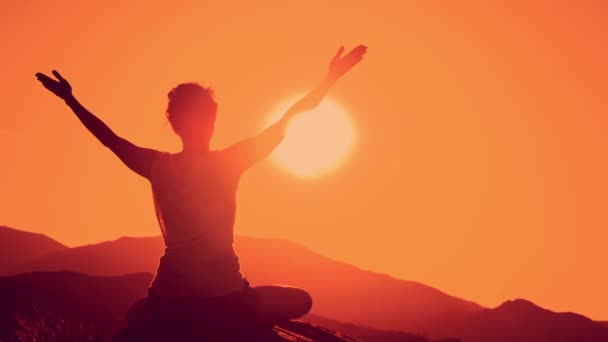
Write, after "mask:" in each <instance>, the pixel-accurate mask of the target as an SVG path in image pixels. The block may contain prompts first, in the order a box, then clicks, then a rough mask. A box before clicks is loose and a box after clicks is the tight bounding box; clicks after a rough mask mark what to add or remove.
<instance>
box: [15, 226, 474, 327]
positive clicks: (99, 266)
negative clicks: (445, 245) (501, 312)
mask: <svg viewBox="0 0 608 342" xmlns="http://www.w3.org/2000/svg"><path fill="white" fill-rule="evenodd" d="M163 248H164V244H163V241H162V238H161V237H144V238H121V239H118V240H115V241H109V242H103V243H100V244H95V245H87V246H81V247H75V248H70V249H67V250H63V251H59V252H55V253H51V254H49V255H45V256H42V257H39V258H36V259H34V260H32V261H31V262H29V263H26V264H25V265H23V267H22V268H21V270H20V271H21V272H31V271H61V270H71V271H76V272H82V273H87V274H92V275H106V276H108V275H122V274H127V273H134V272H155V270H156V267H157V265H158V260H159V257H160V255H161V254H162V253H163ZM235 249H236V250H237V253H238V255H239V258H240V262H241V268H242V272H243V274H244V276H245V277H246V278H247V279H248V280H249V281H250V282H251V283H252V285H264V284H287V285H291V286H297V287H301V288H304V289H306V290H307V291H309V292H310V293H311V295H312V296H313V300H314V304H313V308H312V312H313V313H315V314H318V315H321V316H324V317H331V318H333V319H337V320H340V321H343V322H352V323H355V324H360V325H365V326H371V327H374V328H378V329H382V330H401V331H414V332H417V333H422V334H426V335H429V336H449V335H446V334H448V333H449V332H450V331H451V330H452V328H451V327H450V322H452V321H454V320H455V318H457V317H459V316H462V315H464V314H467V313H472V312H477V311H479V310H481V309H482V308H481V307H480V306H479V305H477V304H475V303H473V302H469V301H465V300H462V299H459V298H456V297H452V296H449V295H447V294H445V293H443V292H441V291H439V290H436V289H434V288H432V287H429V286H426V285H424V284H421V283H417V282H413V281H405V280H399V279H395V278H393V277H390V276H388V275H385V274H379V273H375V272H370V271H364V270H361V269H359V268H357V267H355V266H352V265H349V264H346V263H343V262H337V261H334V260H332V259H329V258H327V257H324V256H321V255H319V254H317V253H315V252H313V251H311V250H310V249H308V248H305V247H303V246H301V245H298V244H295V243H293V242H290V241H287V240H280V239H260V238H250V237H237V238H236V239H235ZM361 308H365V310H361Z"/></svg>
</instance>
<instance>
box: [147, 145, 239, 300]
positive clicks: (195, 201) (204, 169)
mask: <svg viewBox="0 0 608 342" xmlns="http://www.w3.org/2000/svg"><path fill="white" fill-rule="evenodd" d="M238 178H239V173H238V172H236V171H235V170H234V167H232V163H231V161H230V160H229V159H228V153H225V152H222V151H205V152H201V153H195V154H185V153H178V154H171V153H161V154H160V155H159V156H158V157H157V158H156V161H155V162H154V163H153V164H152V169H151V172H150V182H151V184H152V192H153V196H154V206H155V210H156V216H157V218H158V222H159V224H160V227H161V231H162V234H163V237H164V240H165V245H166V249H165V254H164V255H163V256H162V257H161V260H160V264H159V267H158V271H157V274H156V277H155V279H154V281H153V282H152V285H151V286H150V294H152V295H155V296H166V297H176V296H197V297H213V296H221V295H226V294H229V293H233V292H237V291H239V290H241V289H242V288H243V286H244V279H243V277H242V275H241V273H240V270H239V262H238V257H237V255H236V253H235V252H234V249H233V246H232V243H233V225H234V217H235V212H236V189H237V185H238Z"/></svg>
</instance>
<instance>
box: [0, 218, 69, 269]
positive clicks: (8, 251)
mask: <svg viewBox="0 0 608 342" xmlns="http://www.w3.org/2000/svg"><path fill="white" fill-rule="evenodd" d="M67 248H68V247H66V246H64V245H62V244H60V243H59V242H57V241H55V240H53V239H51V238H48V237H46V236H44V235H42V234H36V233H29V232H24V231H21V230H17V229H13V228H9V227H5V226H0V274H6V273H8V272H11V271H12V270H13V269H14V268H15V267H16V266H18V265H21V264H23V263H25V262H27V261H30V260H32V259H34V258H37V257H40V256H42V255H47V254H49V253H54V252H58V251H61V250H65V249H67Z"/></svg>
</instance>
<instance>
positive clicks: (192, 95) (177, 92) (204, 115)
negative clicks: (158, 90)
mask: <svg viewBox="0 0 608 342" xmlns="http://www.w3.org/2000/svg"><path fill="white" fill-rule="evenodd" d="M168 98H169V104H168V105H167V112H166V115H167V119H168V120H169V122H170V123H171V127H173V131H174V132H175V133H177V135H179V137H180V138H181V139H182V142H184V144H187V143H197V144H201V143H204V144H208V143H209V141H210V140H211V136H212V135H213V131H214V129H215V118H216V116H217V103H216V102H215V98H214V96H213V90H212V89H211V88H205V87H203V86H201V85H199V84H198V83H182V84H179V85H178V86H176V87H175V88H173V89H171V91H170V92H169V94H168Z"/></svg>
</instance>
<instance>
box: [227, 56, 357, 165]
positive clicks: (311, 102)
mask: <svg viewBox="0 0 608 342" xmlns="http://www.w3.org/2000/svg"><path fill="white" fill-rule="evenodd" d="M366 51H367V47H366V46H365V45H359V46H357V47H356V48H354V49H352V50H351V51H350V52H349V53H348V54H347V55H346V56H343V57H342V53H343V52H344V47H340V48H339V49H338V52H337V53H336V55H335V56H334V57H333V58H332V60H331V62H330V63H329V71H328V73H327V76H326V77H325V79H324V80H323V81H321V83H319V84H318V85H317V86H316V87H315V88H314V89H313V90H312V91H311V92H310V93H308V94H307V95H306V96H304V97H303V98H302V99H300V100H299V101H298V102H296V103H295V104H294V105H293V106H291V107H290V108H289V109H288V110H287V112H285V114H283V116H282V117H281V119H279V121H277V122H276V123H274V124H272V125H271V126H269V127H267V128H266V129H264V130H263V131H262V132H261V133H259V134H257V135H256V136H254V137H251V138H249V139H245V140H243V141H241V142H238V143H236V144H234V145H232V146H231V147H229V148H228V149H227V151H228V152H229V153H230V154H232V155H233V156H234V159H235V160H236V163H237V164H238V167H239V168H240V169H241V170H245V169H247V168H249V167H250V166H252V165H253V164H255V163H256V162H258V161H260V160H262V159H264V158H266V157H267V156H268V155H269V154H270V153H271V152H272V151H273V150H274V149H275V148H276V147H277V146H278V145H279V144H280V143H281V141H283V138H284V137H285V132H286V130H287V125H288V123H289V121H290V120H291V119H292V118H293V117H294V116H296V115H298V114H301V113H303V112H307V111H311V110H313V109H315V108H316V107H317V106H318V105H319V103H321V101H322V100H323V98H324V97H325V95H326V94H327V92H328V91H329V89H330V88H331V87H332V86H333V85H334V83H335V82H336V81H337V80H338V79H339V78H340V77H342V76H343V75H344V74H346V73H347V72H348V71H349V70H350V69H352V67H354V66H355V65H357V63H359V62H360V61H361V60H362V59H363V55H364V54H365V52H366Z"/></svg>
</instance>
